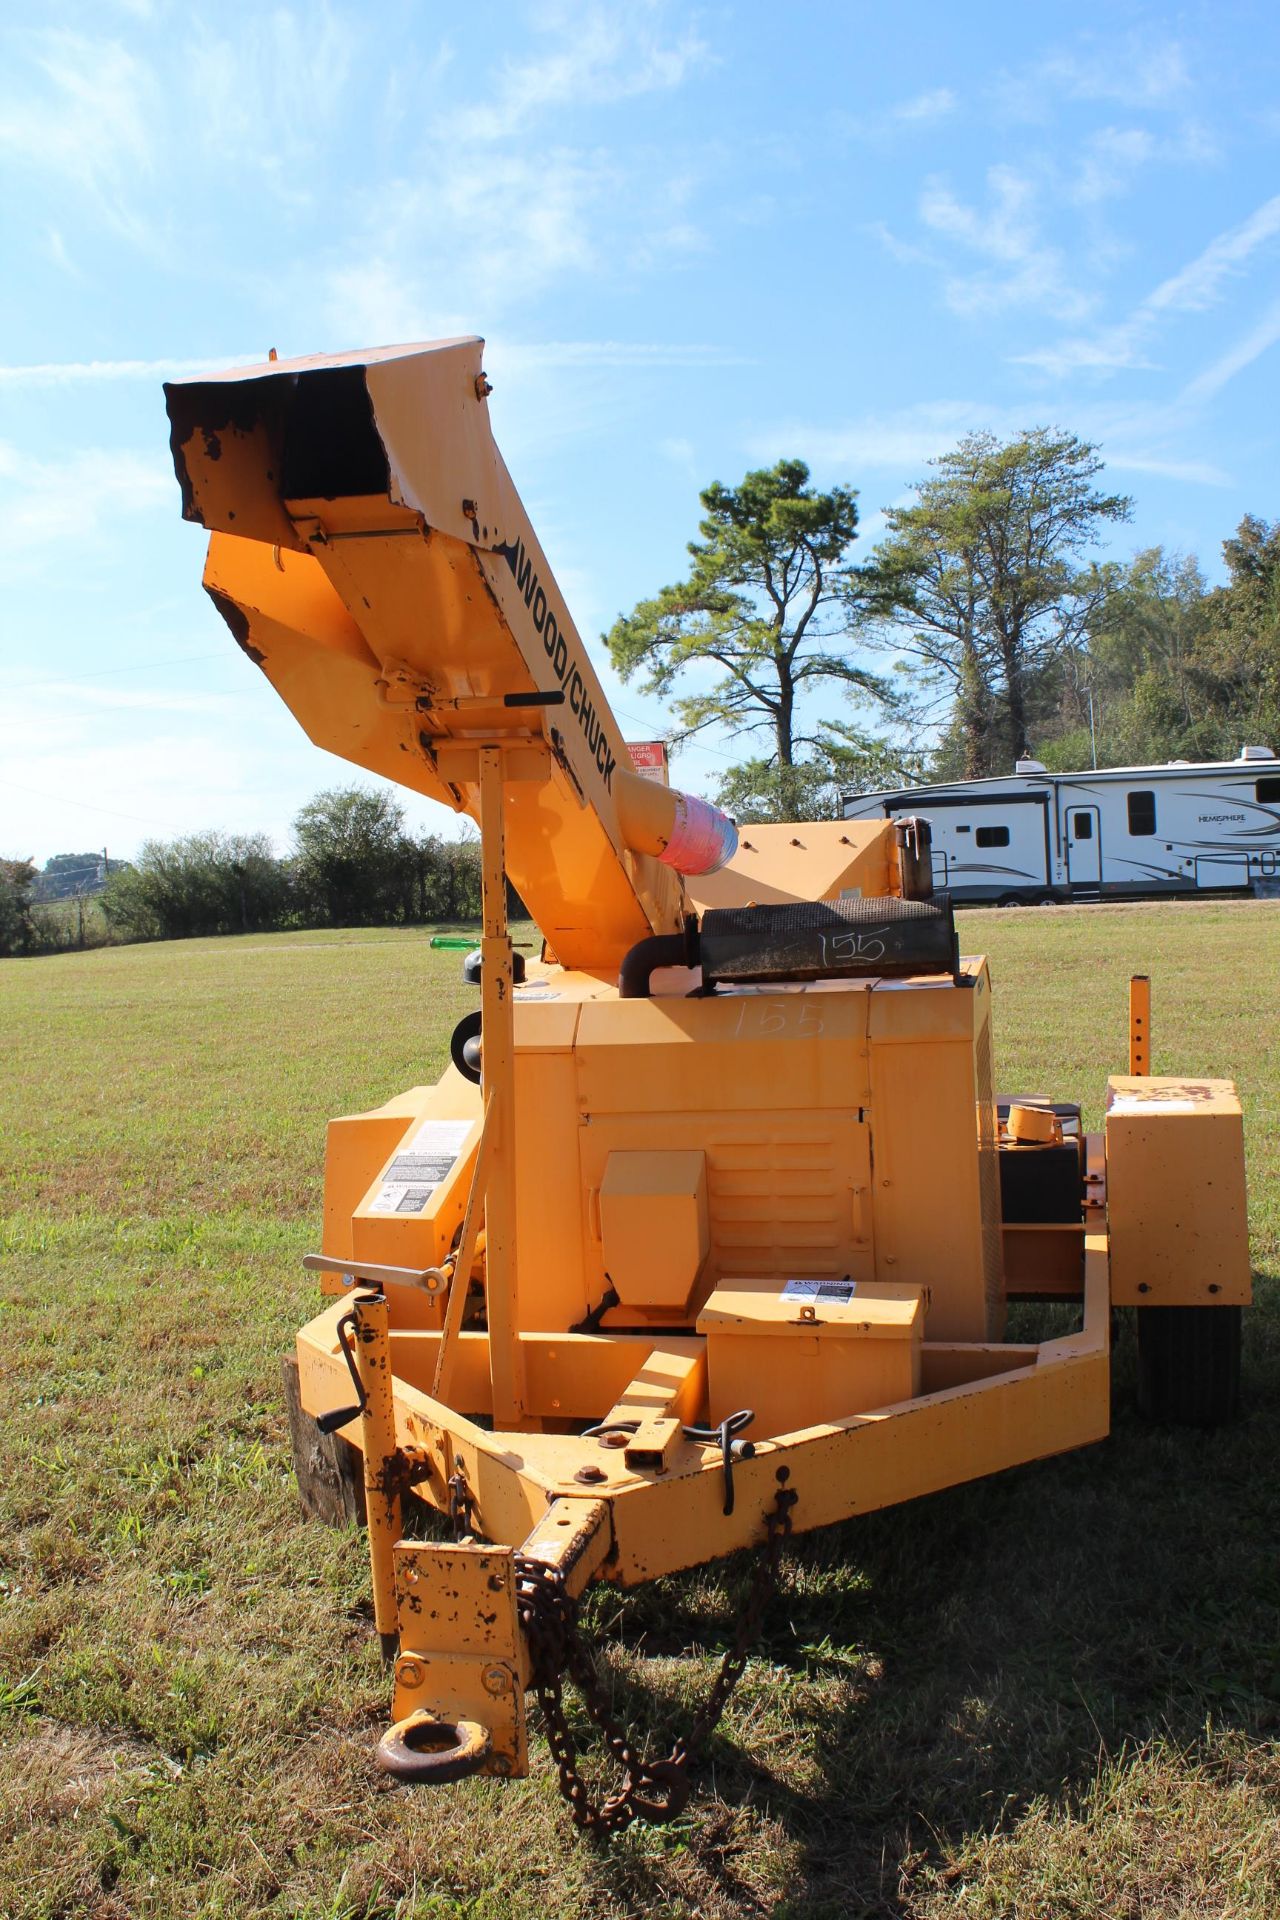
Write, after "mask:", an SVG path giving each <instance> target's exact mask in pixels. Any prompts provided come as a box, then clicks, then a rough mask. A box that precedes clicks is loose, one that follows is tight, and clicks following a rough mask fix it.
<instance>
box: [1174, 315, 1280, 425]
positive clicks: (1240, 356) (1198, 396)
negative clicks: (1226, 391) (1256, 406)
mask: <svg viewBox="0 0 1280 1920" xmlns="http://www.w3.org/2000/svg"><path fill="white" fill-rule="evenodd" d="M1278 340H1280V300H1277V301H1275V302H1273V304H1272V305H1271V306H1270V307H1269V308H1268V310H1267V312H1266V313H1265V314H1264V315H1263V317H1262V319H1261V320H1260V321H1259V322H1258V324H1257V325H1256V326H1255V327H1251V328H1250V329H1249V331H1248V333H1246V334H1245V335H1244V336H1243V338H1242V339H1240V340H1237V341H1236V343H1235V345H1234V346H1232V347H1229V348H1228V349H1227V351H1226V352H1225V353H1224V354H1221V355H1220V356H1219V358H1218V359H1216V360H1215V361H1214V362H1213V363H1212V365H1210V366H1208V367H1206V368H1205V369H1204V371H1203V372H1202V373H1199V374H1197V375H1196V377H1195V379H1194V380H1191V381H1189V382H1188V384H1187V385H1186V386H1185V387H1184V388H1183V390H1182V395H1181V398H1182V399H1183V401H1184V402H1186V403H1188V404H1189V405H1192V406H1198V405H1201V404H1203V402H1204V401H1206V400H1212V399H1213V398H1214V397H1215V396H1216V395H1217V394H1219V393H1220V392H1221V391H1222V389H1223V387H1225V386H1226V384H1227V382H1228V381H1229V380H1234V379H1235V377H1236V375H1237V374H1238V373H1243V372H1244V370H1245V368H1246V367H1250V366H1252V365H1253V363H1254V361H1255V360H1257V359H1260V358H1261V356H1262V355H1263V354H1264V353H1266V352H1268V351H1269V350H1270V349H1271V348H1272V347H1274V346H1275V344H1276V342H1277V341H1278Z"/></svg>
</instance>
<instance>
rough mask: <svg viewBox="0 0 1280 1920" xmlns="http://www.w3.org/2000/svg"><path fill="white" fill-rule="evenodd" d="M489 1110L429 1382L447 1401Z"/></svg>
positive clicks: (481, 1188) (488, 1140) (489, 1144)
mask: <svg viewBox="0 0 1280 1920" xmlns="http://www.w3.org/2000/svg"><path fill="white" fill-rule="evenodd" d="M492 1111H493V1110H492V1107H491V1106H486V1108H485V1110H484V1119H483V1121H482V1122H481V1126H480V1145H479V1146H478V1148H477V1149H476V1168H475V1172H474V1173H473V1174H472V1176H471V1193H470V1195H469V1196H468V1199H467V1211H466V1213H465V1214H464V1216H463V1221H462V1238H461V1239H460V1240H459V1242H458V1251H457V1255H456V1257H455V1259H454V1262H453V1277H452V1279H451V1280H450V1282H449V1297H448V1299H447V1300H446V1302H445V1309H444V1326H443V1327H442V1328H441V1330H440V1351H439V1353H438V1354H437V1355H436V1370H435V1376H434V1378H433V1380H432V1383H431V1392H432V1395H433V1397H434V1398H435V1399H437V1400H445V1401H447V1400H448V1399H449V1396H450V1394H451V1393H452V1391H453V1372H454V1362H455V1361H456V1359H457V1355H458V1335H459V1334H460V1333H461V1331H462V1314H463V1310H464V1308H465V1307H466V1304H467V1288H468V1286H469V1285H470V1284H471V1263H472V1261H473V1260H474V1259H475V1252H476V1241H477V1239H478V1238H479V1234H480V1219H481V1215H482V1214H483V1212H484V1205H485V1194H486V1192H487V1190H488V1182H489V1161H490V1159H491V1157H492V1153H493V1139H494V1128H493V1127H492V1126H491V1125H490V1120H491V1118H492Z"/></svg>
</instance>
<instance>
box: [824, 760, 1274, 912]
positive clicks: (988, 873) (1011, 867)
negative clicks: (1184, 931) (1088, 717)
mask: <svg viewBox="0 0 1280 1920" xmlns="http://www.w3.org/2000/svg"><path fill="white" fill-rule="evenodd" d="M912 814H915V815H919V816H920V817H921V818H922V819H925V820H927V821H928V822H929V824H930V827H931V829H932V838H933V878H934V885H935V886H937V887H945V888H947V889H948V891H949V892H950V894H951V897H952V899H953V900H957V901H961V900H969V901H974V902H980V901H983V902H994V903H995V904H996V905H997V906H1015V905H1018V904H1033V903H1034V904H1047V903H1048V902H1050V901H1064V900H1098V899H1126V898H1128V899H1134V898H1141V897H1146V896H1150V895H1159V894H1187V893H1235V894H1259V895H1271V896H1277V895H1280V760H1278V759H1277V758H1276V757H1275V755H1274V754H1273V752H1272V750H1271V748H1270V747H1246V748H1245V749H1244V750H1243V752H1242V753H1241V755H1240V758H1239V759H1238V760H1216V761H1209V762H1205V763H1195V762H1192V761H1186V760H1174V761H1170V762H1169V764H1168V765H1167V766H1161V767H1106V768H1100V769H1097V770H1095V771H1093V772H1089V773H1049V772H1047V771H1046V770H1045V768H1044V767H1043V766H1042V765H1041V763H1040V762H1039V761H1038V760H1019V761H1018V763H1017V767H1016V769H1015V771H1014V772H1013V773H1012V774H1011V775H1005V776H1002V777H1000V776H997V777H992V778H989V779H985V780H958V781H955V782H953V783H952V784H950V785H947V786H935V787H910V788H903V789H900V790H899V791H897V792H886V793H862V794H846V795H845V799H844V817H845V819H846V820H868V819H876V820H878V819H884V818H888V819H894V818H904V817H907V816H909V815H912Z"/></svg>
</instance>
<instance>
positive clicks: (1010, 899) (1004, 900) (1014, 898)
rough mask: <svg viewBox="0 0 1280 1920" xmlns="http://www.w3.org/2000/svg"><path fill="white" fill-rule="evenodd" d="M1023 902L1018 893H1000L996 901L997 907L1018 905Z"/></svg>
mask: <svg viewBox="0 0 1280 1920" xmlns="http://www.w3.org/2000/svg"><path fill="white" fill-rule="evenodd" d="M1022 904H1023V899H1022V895H1021V894H1020V893H1002V894H1001V895H1000V898H999V899H998V900H997V901H996V905H997V906H998V907H1020V906H1022Z"/></svg>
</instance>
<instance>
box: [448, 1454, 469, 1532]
mask: <svg viewBox="0 0 1280 1920" xmlns="http://www.w3.org/2000/svg"><path fill="white" fill-rule="evenodd" d="M447 1485H448V1488H449V1523H450V1525H451V1526H452V1528H453V1537H454V1539H455V1540H465V1539H466V1537H467V1535H468V1534H469V1533H470V1532H471V1520H472V1508H473V1507H474V1506H475V1502H474V1500H473V1499H472V1498H471V1492H470V1489H469V1488H468V1486H467V1477H466V1475H465V1474H464V1473H463V1471H462V1468H461V1467H455V1468H454V1470H453V1472H452V1473H451V1474H450V1475H449V1479H448V1482H447Z"/></svg>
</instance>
